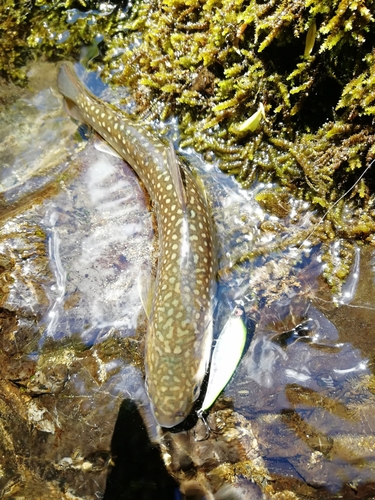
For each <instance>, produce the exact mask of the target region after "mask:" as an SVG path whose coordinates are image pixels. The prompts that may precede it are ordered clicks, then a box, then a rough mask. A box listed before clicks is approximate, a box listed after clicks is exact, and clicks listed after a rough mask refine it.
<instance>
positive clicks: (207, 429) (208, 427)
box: [194, 410, 214, 443]
mask: <svg viewBox="0 0 375 500" xmlns="http://www.w3.org/2000/svg"><path fill="white" fill-rule="evenodd" d="M197 417H198V418H199V419H200V420H201V421H202V422H203V425H204V427H205V429H206V434H205V435H204V437H203V438H202V439H198V438H197V434H196V432H195V429H194V441H195V442H196V443H201V442H202V441H206V440H207V439H208V438H209V437H210V434H211V432H214V431H213V430H212V429H211V427H210V426H209V424H208V422H207V420H206V419H205V418H204V416H203V410H198V411H197Z"/></svg>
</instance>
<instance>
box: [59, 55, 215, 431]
mask: <svg viewBox="0 0 375 500" xmlns="http://www.w3.org/2000/svg"><path fill="white" fill-rule="evenodd" d="M58 86H59V89H60V91H61V93H62V94H63V95H64V96H65V98H66V105H67V107H68V109H69V111H70V113H71V114H72V116H73V117H75V118H77V119H78V120H81V121H83V122H85V123H87V124H89V125H90V126H91V127H92V128H93V129H94V130H95V131H96V132H97V133H98V134H100V135H101V136H102V137H103V139H105V140H106V141H107V142H108V144H110V146H111V147H112V148H113V149H115V150H116V152H117V153H118V154H119V155H120V156H121V157H122V158H124V159H125V160H126V161H127V162H128V163H129V164H130V165H131V167H132V168H133V169H134V170H135V172H136V173H137V175H138V176H139V178H140V179H141V181H142V182H143V184H144V185H145V187H146V189H147V191H148V193H149V195H150V197H151V200H152V203H153V206H154V210H155V213H156V218H157V223H158V230H159V258H158V268H157V277H156V283H155V288H154V296H153V298H152V308H151V312H150V315H149V324H148V330H147V339H146V353H145V371H146V386H147V390H148V394H149V398H150V401H151V406H152V409H153V412H154V415H155V418H156V420H157V421H158V423H159V424H160V425H161V426H163V427H173V426H175V425H177V424H179V423H181V422H182V421H183V420H184V419H185V418H186V417H187V416H188V415H189V413H190V411H191V409H192V407H193V404H194V401H195V400H196V399H197V397H198V396H199V393H200V387H201V383H202V380H203V378H204V375H205V373H206V370H207V367H208V364H209V358H210V352H211V344H212V303H213V295H214V288H215V255H214V248H213V233H212V231H213V230H212V222H211V218H210V216H209V210H208V206H207V202H206V198H205V196H204V193H202V190H201V188H200V186H199V184H198V183H197V182H196V181H195V180H194V177H193V176H192V174H191V172H190V171H189V170H188V169H187V167H186V166H184V165H182V164H181V162H180V161H179V160H178V158H177V157H176V155H175V153H174V150H173V148H172V147H169V146H167V145H165V144H164V143H163V142H162V141H161V140H160V139H158V138H157V137H156V136H155V135H154V134H152V133H151V132H149V131H148V130H145V129H144V128H142V126H141V125H139V124H138V123H136V122H135V121H133V120H130V119H129V118H127V117H126V116H124V114H123V113H121V112H120V111H118V110H116V109H114V108H112V107H111V106H109V105H108V104H106V103H104V102H103V101H101V100H100V99H98V98H97V97H95V96H94V95H93V94H92V93H91V92H89V91H88V90H87V89H86V87H84V85H83V84H82V83H81V82H80V81H79V80H78V78H77V76H76V74H75V72H74V69H73V67H72V65H70V64H63V65H62V66H61V68H60V71H59V76H58Z"/></svg>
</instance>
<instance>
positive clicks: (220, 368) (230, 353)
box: [197, 305, 247, 441]
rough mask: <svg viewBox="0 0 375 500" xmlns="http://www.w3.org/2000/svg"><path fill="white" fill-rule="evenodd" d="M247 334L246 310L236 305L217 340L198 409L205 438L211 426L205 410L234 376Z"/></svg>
mask: <svg viewBox="0 0 375 500" xmlns="http://www.w3.org/2000/svg"><path fill="white" fill-rule="evenodd" d="M246 334H247V329H246V325H245V322H244V310H243V309H242V308H241V307H240V306H237V305H236V307H235V308H234V309H233V311H232V313H231V315H230V317H229V319H228V321H227V322H226V323H225V325H224V328H223V329H222V331H221V333H220V335H219V337H218V339H217V341H216V345H215V348H214V351H213V353H212V360H211V367H210V375H209V379H208V385H207V390H206V394H205V397H204V400H203V403H202V406H201V408H200V409H199V410H198V411H197V416H198V417H199V418H201V419H202V420H203V422H204V424H205V426H206V436H205V438H204V439H207V437H208V433H209V427H208V424H207V422H206V421H205V420H204V419H203V412H205V411H206V410H208V409H209V408H210V407H211V406H212V405H213V404H214V402H215V401H216V399H217V398H218V396H219V394H220V393H221V392H222V391H223V390H224V388H225V387H226V386H227V384H228V382H229V381H230V379H231V378H232V376H233V374H234V372H235V370H236V368H237V365H238V363H239V362H240V359H241V357H242V353H243V350H244V347H245V343H246ZM204 439H203V440H204ZM203 440H202V441H203Z"/></svg>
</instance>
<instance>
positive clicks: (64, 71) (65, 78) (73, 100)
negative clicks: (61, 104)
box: [57, 63, 83, 121]
mask: <svg viewBox="0 0 375 500" xmlns="http://www.w3.org/2000/svg"><path fill="white" fill-rule="evenodd" d="M57 86H58V88H59V90H60V92H61V93H62V95H63V96H64V97H65V107H66V110H67V112H68V113H69V114H70V115H71V116H72V117H73V118H75V119H76V120H78V121H83V118H82V115H81V112H80V110H79V107H78V104H77V103H78V97H79V96H80V94H82V88H81V84H80V83H79V80H78V78H77V76H76V74H75V71H74V69H73V65H72V64H70V63H64V64H62V65H61V66H60V69H59V74H58V75H57Z"/></svg>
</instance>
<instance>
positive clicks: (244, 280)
mask: <svg viewBox="0 0 375 500" xmlns="http://www.w3.org/2000/svg"><path fill="white" fill-rule="evenodd" d="M45 69H46V68H45V67H44V68H43V70H44V71H45ZM30 71H31V76H32V75H38V65H35V66H33V67H32V69H31V70H30ZM48 74H50V80H49V81H46V82H41V81H40V79H38V78H35V79H34V80H33V78H32V79H31V85H30V87H31V90H27V91H20V90H17V89H14V88H10V87H9V88H7V90H6V92H8V94H6V93H5V96H4V97H6V98H8V99H9V102H10V104H9V106H7V108H6V109H5V110H4V112H3V114H2V116H1V121H2V123H3V127H2V131H1V134H2V141H3V142H2V147H1V149H0V156H1V158H2V162H1V165H2V168H1V171H0V190H1V214H0V217H1V222H2V226H1V232H0V283H1V285H0V288H1V295H0V318H1V331H2V332H1V342H2V344H1V352H0V357H1V363H0V366H1V387H0V394H1V398H0V400H1V402H0V405H1V407H2V415H5V418H4V420H3V422H2V423H1V426H0V432H1V434H2V439H1V442H2V443H3V444H2V454H3V456H4V458H3V464H2V468H3V473H2V475H1V477H0V487H1V488H2V491H3V498H14V497H15V496H16V495H24V496H26V497H27V498H51V497H56V498H57V497H58V498H71V497H69V495H75V496H76V497H77V498H85V499H91V498H92V499H94V498H101V497H104V498H107V499H109V498H128V499H130V498H142V496H141V495H144V496H143V498H155V496H153V495H155V491H158V492H159V495H161V496H159V498H178V497H179V496H178V495H179V494H178V492H177V491H178V488H177V486H176V484H175V483H174V482H173V481H172V482H171V481H170V480H168V476H162V474H161V472H160V471H162V465H161V464H157V462H156V459H157V456H158V454H157V456H156V457H155V455H152V453H149V450H148V449H147V446H149V445H148V443H149V439H151V440H152V441H153V442H154V443H156V444H157V446H159V447H160V450H161V452H162V453H161V456H162V458H163V460H164V463H165V465H166V467H167V470H168V472H169V473H170V475H171V476H173V477H174V478H175V479H176V480H177V481H178V482H179V483H180V485H181V486H180V488H181V491H182V492H183V493H184V494H186V495H187V497H193V494H194V495H196V497H198V498H202V497H203V496H204V495H206V497H207V498H213V497H212V495H213V494H214V495H215V498H218V499H220V498H244V499H247V498H258V497H259V498H261V497H262V495H263V498H281V497H280V496H278V495H280V494H281V492H282V494H283V495H284V496H283V498H296V499H299V498H339V497H340V498H371V497H372V496H374V495H375V484H374V482H373V481H374V479H373V478H374V477H375V471H374V468H375V451H374V450H375V435H374V429H375V417H374V416H373V413H374V412H373V410H372V408H373V405H374V402H375V396H374V394H375V378H374V376H373V373H372V369H373V359H374V350H375V349H374V341H373V333H372V332H373V326H372V325H373V324H374V321H373V320H374V319H375V298H374V294H373V281H374V270H373V255H372V250H371V249H370V248H359V247H358V249H357V250H356V259H355V264H354V265H353V269H352V272H351V275H350V278H349V279H348V280H347V283H346V285H345V287H344V289H343V291H342V294H341V295H340V296H335V297H333V296H332V295H331V293H330V291H329V288H328V286H327V285H326V284H325V282H324V280H323V279H322V277H321V274H322V269H323V266H324V263H323V262H322V258H321V253H320V249H319V248H317V247H312V246H311V244H310V243H309V240H307V241H306V242H305V244H304V245H303V247H302V248H301V249H296V248H293V247H292V246H291V244H288V242H290V241H292V239H293V235H294V234H295V233H297V232H301V231H303V232H306V234H307V235H308V234H309V233H310V232H311V230H312V228H313V226H312V223H311V222H310V213H309V206H308V205H307V204H304V203H302V202H300V201H297V200H293V199H292V198H288V200H287V203H286V206H285V207H282V210H280V211H279V214H278V215H275V213H273V214H271V213H269V212H267V211H266V209H265V208H264V207H263V208H262V205H261V204H260V203H259V202H258V201H257V199H258V195H259V194H260V193H264V192H267V191H269V190H271V189H273V188H274V186H265V185H262V184H257V185H255V186H254V187H253V189H252V190H249V191H244V190H242V189H240V188H239V186H238V184H237V183H236V182H235V181H234V180H232V179H230V178H227V177H225V176H224V174H222V173H221V172H220V171H219V170H218V169H217V168H216V166H215V165H214V164H205V163H203V162H202V160H201V158H200V157H198V156H197V155H195V154H194V153H193V152H192V151H184V152H182V153H183V154H184V156H185V157H186V158H187V160H188V161H189V162H190V164H191V165H192V166H193V168H194V169H195V170H196V171H197V172H198V174H199V176H200V177H201V178H202V179H203V182H204V183H205V186H206V188H207V191H208V195H209V198H210V200H211V205H212V215H213V219H214V222H215V227H216V233H217V251H218V256H219V277H220V279H219V292H218V298H217V302H218V304H217V308H216V314H215V335H216V336H217V335H218V333H219V332H220V329H221V327H222V325H223V324H224V322H225V321H226V318H227V316H228V314H229V313H230V311H231V310H232V308H233V305H234V303H235V301H236V300H241V301H242V302H243V304H244V308H245V312H246V317H247V321H248V342H247V350H246V352H245V353H244V356H243V358H242V360H241V362H240V365H239V366H238V368H237V370H236V373H235V375H234V377H233V378H232V380H231V382H230V384H229V385H228V386H227V388H226V390H225V393H224V395H222V396H221V397H220V398H219V400H218V401H217V402H216V403H215V405H214V407H213V408H212V409H211V410H210V412H209V414H208V417H207V421H208V423H209V425H210V427H211V428H212V432H211V434H210V437H209V439H207V440H205V441H201V442H198V441H196V437H197V436H198V437H199V436H201V435H202V433H203V434H204V428H203V424H202V422H201V421H198V422H196V419H194V418H191V419H190V420H189V422H187V425H186V426H185V427H183V428H182V430H180V432H162V431H161V430H160V429H158V428H157V426H155V424H154V422H153V421H152V416H151V415H150V412H149V410H148V403H147V397H146V394H145V391H144V387H143V377H142V371H143V346H144V334H145V329H146V319H145V316H144V313H143V311H142V306H141V302H140V299H139V293H138V280H139V277H140V276H141V277H142V278H143V277H144V276H146V275H147V274H148V273H150V272H151V271H152V269H154V267H155V259H156V257H157V245H155V234H154V232H155V230H156V228H155V223H154V220H153V217H152V215H151V214H150V207H149V202H148V199H147V195H146V194H145V193H144V191H143V190H142V188H141V187H140V185H139V182H138V180H137V178H136V176H135V174H134V173H133V171H132V170H131V169H130V168H129V167H128V166H127V165H126V164H125V163H124V162H123V161H121V160H119V159H117V158H115V157H113V156H109V155H108V154H106V153H103V152H100V151H99V150H98V147H97V146H98V142H97V141H98V139H97V138H95V137H94V136H90V138H89V140H88V141H87V142H85V141H83V140H82V138H81V137H80V134H79V133H78V132H77V125H76V124H74V123H73V122H72V120H71V119H70V118H69V117H68V116H67V115H66V114H65V112H64V109H63V107H62V102H61V99H60V97H59V95H58V93H57V92H56V91H55V90H54V85H55V84H54V82H55V74H56V73H55V68H53V67H52V66H51V67H49V71H48ZM88 84H89V85H90V86H91V87H92V88H93V90H95V91H97V92H98V90H100V91H102V90H103V87H101V86H100V87H98V81H97V80H96V79H95V78H93V77H90V78H88ZM51 87H52V88H51ZM3 88H4V87H3ZM4 92H5V91H4ZM113 97H114V96H113V95H112V98H113ZM172 125H173V124H172ZM170 137H171V138H172V139H175V138H176V137H175V132H173V127H172V131H171V132H170ZM99 148H100V147H99ZM100 149H101V148H100ZM340 245H341V243H340V242H335V243H333V244H332V252H339V250H340ZM281 248H282V249H283V250H281ZM249 252H253V258H252V259H251V260H246V261H245V262H244V263H243V264H240V265H235V266H234V264H235V263H236V262H237V261H238V259H240V258H241V256H243V255H245V254H248V253H249ZM233 266H234V267H233ZM124 400H126V401H125V403H123V401H124ZM134 403H135V404H136V406H137V407H138V409H139V411H140V414H141V415H142V417H143V422H144V424H142V420H141V418H140V417H139V415H137V412H136V409H135V407H134V406H132V405H134ZM127 412H128V413H127ZM124 415H125V416H124ZM126 415H130V417H126ZM116 420H117V424H116ZM195 424H196V425H195ZM121 426H124V432H123V434H124V435H125V436H126V438H125V437H124V435H122V433H121ZM125 427H126V432H125ZM146 428H147V430H148V433H149V438H145V437H144V436H146ZM119 429H120V430H119ZM121 436H122V437H121ZM142 436H143V437H142ZM137 439H138V441H137ZM141 441H142V443H143V444H145V447H146V448H145V449H146V451H144V455H142V456H144V458H145V462H146V464H144V468H145V470H144V471H140V470H139V469H141V468H142V464H137V467H134V464H135V463H136V460H135V459H132V460H130V459H129V456H132V454H134V451H135V450H137V451H138V447H139V446H140V442H141ZM129 443H131V444H129ZM129 447H130V449H129ZM142 449H144V448H142ZM142 453H143V452H142ZM136 455H137V453H135V454H134V456H136ZM124 457H128V460H126V459H125V458H124ZM146 457H147V458H146ZM148 461H149V462H148ZM151 463H152V468H153V470H154V471H155V470H156V471H157V472H156V473H155V474H154V475H153V476H152V478H151V479H148V480H147V479H145V478H144V476H143V475H142V474H145V473H146V469H149V468H151ZM114 464H116V465H114ZM147 464H150V467H149V466H148V465H147ZM132 465H133V468H132ZM119 467H123V469H124V471H125V470H126V471H127V472H129V471H130V470H132V474H127V475H126V478H127V479H126V478H125V479H124V480H125V481H126V480H127V481H128V482H127V483H126V485H125V486H124V484H121V479H119V476H121V470H120V471H119ZM140 472H141V474H140V478H139V480H137V481H138V482H137V481H135V480H133V482H132V479H134V477H135V475H136V474H137V473H140ZM108 477H109V480H107V478H108ZM163 478H164V479H163ZM116 488H119V489H116ZM119 491H121V492H122V493H119ZM121 495H122V496H121ZM173 495H175V497H173ZM210 495H211V496H210Z"/></svg>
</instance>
